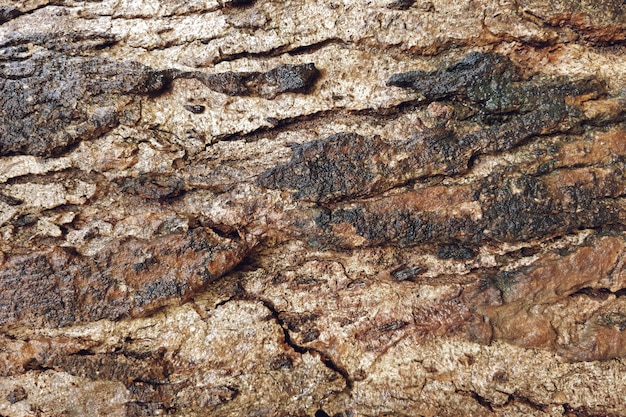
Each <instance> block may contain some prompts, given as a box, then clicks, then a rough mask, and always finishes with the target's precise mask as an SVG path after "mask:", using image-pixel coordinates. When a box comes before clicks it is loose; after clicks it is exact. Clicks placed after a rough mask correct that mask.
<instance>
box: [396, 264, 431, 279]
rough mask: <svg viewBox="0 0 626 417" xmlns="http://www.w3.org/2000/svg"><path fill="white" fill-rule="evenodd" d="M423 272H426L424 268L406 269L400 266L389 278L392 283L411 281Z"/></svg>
mask: <svg viewBox="0 0 626 417" xmlns="http://www.w3.org/2000/svg"><path fill="white" fill-rule="evenodd" d="M424 272H426V268H424V267H421V266H414V267H408V268H407V267H405V266H401V267H399V268H396V269H394V270H393V271H391V278H392V279H393V280H394V281H412V280H414V279H415V278H416V277H417V276H418V275H420V274H423V273H424Z"/></svg>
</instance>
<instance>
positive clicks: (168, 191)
mask: <svg viewBox="0 0 626 417" xmlns="http://www.w3.org/2000/svg"><path fill="white" fill-rule="evenodd" d="M120 189H121V190H122V191H124V192H126V193H131V194H135V195H138V196H140V197H143V198H149V199H163V198H171V197H176V196H179V195H180V194H181V193H182V192H183V191H184V189H185V182H184V180H182V179H181V178H178V177H173V176H160V175H153V174H142V175H140V176H139V177H137V178H124V179H122V180H121V183H120Z"/></svg>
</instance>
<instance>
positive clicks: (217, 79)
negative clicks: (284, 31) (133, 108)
mask: <svg viewBox="0 0 626 417" xmlns="http://www.w3.org/2000/svg"><path fill="white" fill-rule="evenodd" d="M319 75H320V72H319V71H318V69H317V68H315V64H313V63H308V64H297V65H293V64H282V65H279V66H277V67H275V68H272V69H271V70H269V71H267V72H264V73H263V72H230V71H229V72H221V73H215V74H205V73H201V72H179V73H176V74H175V77H176V78H195V79H197V80H199V81H201V82H202V83H203V84H204V85H206V86H207V87H208V88H210V89H211V90H213V91H217V92H218V93H222V94H227V95H229V96H260V97H263V98H266V99H270V100H271V99H273V98H275V97H276V96H277V95H279V94H283V93H306V92H308V91H309V90H310V89H311V88H312V87H313V85H314V84H315V82H316V81H317V79H318V77H319Z"/></svg>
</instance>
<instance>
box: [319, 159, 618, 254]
mask: <svg viewBox="0 0 626 417" xmlns="http://www.w3.org/2000/svg"><path fill="white" fill-rule="evenodd" d="M625 191H626V178H625V177H624V176H623V173H621V171H616V170H614V168H612V167H606V168H602V169H598V168H575V169H564V170H558V171H555V172H552V173H549V174H547V175H543V176H529V175H525V174H516V173H509V174H507V175H506V176H502V175H500V174H496V175H495V176H493V177H490V178H487V179H485V180H484V181H482V184H480V185H465V186H461V187H442V186H432V187H425V188H422V189H420V190H417V191H413V192H406V193H404V194H402V195H397V196H395V195H394V196H388V197H382V198H379V199H375V200H368V201H360V202H353V203H350V204H346V205H341V206H339V207H337V208H334V209H332V210H320V211H319V212H318V213H317V214H316V215H315V216H314V219H315V225H316V227H315V229H316V230H315V233H314V234H313V236H311V239H310V241H311V242H312V243H314V242H315V244H316V245H321V246H331V247H332V246H335V247H342V248H350V247H363V246H364V247H367V246H380V245H400V246H413V245H421V244H433V243H435V244H438V245H439V250H438V252H437V253H438V255H440V256H441V257H443V258H446V259H447V258H455V259H470V258H472V257H474V256H475V255H476V254H475V252H474V250H473V249H471V248H473V247H476V246H477V245H478V244H480V243H482V242H486V241H499V242H523V241H527V240H529V239H535V238H546V237H555V236H561V235H564V234H567V233H570V232H573V231H575V230H577V229H585V228H598V227H606V226H608V225H622V224H623V221H624V220H623V219H624V210H626V209H625V207H624V203H623V201H622V200H621V199H620V197H621V196H623V195H624V192H625ZM463 205H465V206H469V207H474V209H472V210H468V211H467V212H463V211H458V210H457V207H459V206H463ZM472 205H473V206H472ZM476 210H479V211H478V212H477V211H476ZM478 213H480V216H477V214H478ZM455 248H456V249H455Z"/></svg>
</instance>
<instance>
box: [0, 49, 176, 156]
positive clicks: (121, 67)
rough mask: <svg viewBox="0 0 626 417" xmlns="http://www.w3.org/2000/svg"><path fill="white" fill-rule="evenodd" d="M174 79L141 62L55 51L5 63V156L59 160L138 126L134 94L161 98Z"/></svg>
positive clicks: (0, 116)
mask: <svg viewBox="0 0 626 417" xmlns="http://www.w3.org/2000/svg"><path fill="white" fill-rule="evenodd" d="M169 81H170V77H169V76H168V74H167V73H165V72H162V71H154V70H152V69H150V68H148V67H145V66H142V65H140V64H137V63H133V62H117V61H112V60H109V59H105V58H98V57H84V56H72V55H65V54H63V53H56V52H55V53H44V54H41V55H37V56H33V57H31V58H29V59H26V60H22V61H17V62H16V61H10V62H8V63H3V64H0V93H1V94H0V96H1V98H0V108H2V112H0V155H13V154H28V155H38V156H56V155H59V154H61V153H63V152H65V151H66V150H67V149H69V148H70V147H71V146H72V145H75V144H76V143H78V142H79V141H81V140H90V139H94V138H97V137H99V136H100V135H102V134H105V133H107V132H108V131H110V130H111V129H113V128H114V127H116V126H117V125H119V124H124V123H134V121H135V120H136V118H138V114H139V109H138V106H137V104H136V103H135V101H134V98H133V96H135V95H145V94H158V93H159V92H161V91H163V90H164V89H165V88H166V87H167V85H168V84H169Z"/></svg>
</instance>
